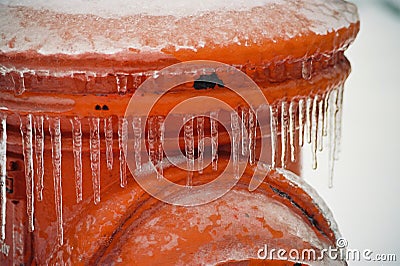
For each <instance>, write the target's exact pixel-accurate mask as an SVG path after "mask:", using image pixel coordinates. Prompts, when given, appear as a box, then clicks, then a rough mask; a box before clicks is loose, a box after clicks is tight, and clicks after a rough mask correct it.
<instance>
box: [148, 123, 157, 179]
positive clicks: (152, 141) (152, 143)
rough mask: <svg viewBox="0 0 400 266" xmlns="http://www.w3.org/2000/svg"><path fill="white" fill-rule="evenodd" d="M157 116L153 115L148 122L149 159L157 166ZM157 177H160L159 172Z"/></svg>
mask: <svg viewBox="0 0 400 266" xmlns="http://www.w3.org/2000/svg"><path fill="white" fill-rule="evenodd" d="M154 120H155V117H154V116H152V117H150V118H149V119H148V122H147V142H148V145H149V161H150V162H151V163H152V164H153V165H154V167H156V165H157V163H158V162H157V150H156V145H157V143H156V142H157V132H156V131H155V121H154ZM157 178H159V176H158V173H157Z"/></svg>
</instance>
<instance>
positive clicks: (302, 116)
mask: <svg viewBox="0 0 400 266" xmlns="http://www.w3.org/2000/svg"><path fill="white" fill-rule="evenodd" d="M305 110H306V109H305V102H304V99H300V100H299V145H300V147H303V145H304V124H305Z"/></svg>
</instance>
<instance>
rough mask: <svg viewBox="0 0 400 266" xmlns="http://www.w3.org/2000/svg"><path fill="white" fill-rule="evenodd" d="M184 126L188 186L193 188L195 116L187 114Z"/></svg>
mask: <svg viewBox="0 0 400 266" xmlns="http://www.w3.org/2000/svg"><path fill="white" fill-rule="evenodd" d="M183 122H184V123H185V124H184V133H183V134H184V141H185V154H186V165H187V178H186V186H187V187H189V188H190V187H192V185H193V181H192V178H193V170H194V135H193V115H190V114H187V115H185V116H184V118H183Z"/></svg>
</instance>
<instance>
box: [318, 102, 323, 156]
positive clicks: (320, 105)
mask: <svg viewBox="0 0 400 266" xmlns="http://www.w3.org/2000/svg"><path fill="white" fill-rule="evenodd" d="M324 117H325V114H324V99H321V100H320V101H319V102H318V124H317V125H318V133H317V141H318V150H319V151H322V150H323V149H324V140H323V135H324Z"/></svg>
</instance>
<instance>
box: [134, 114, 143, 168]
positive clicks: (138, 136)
mask: <svg viewBox="0 0 400 266" xmlns="http://www.w3.org/2000/svg"><path fill="white" fill-rule="evenodd" d="M132 129H133V150H134V155H135V165H136V169H137V170H138V171H139V172H140V171H141V170H142V118H141V117H134V118H133V119H132Z"/></svg>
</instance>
